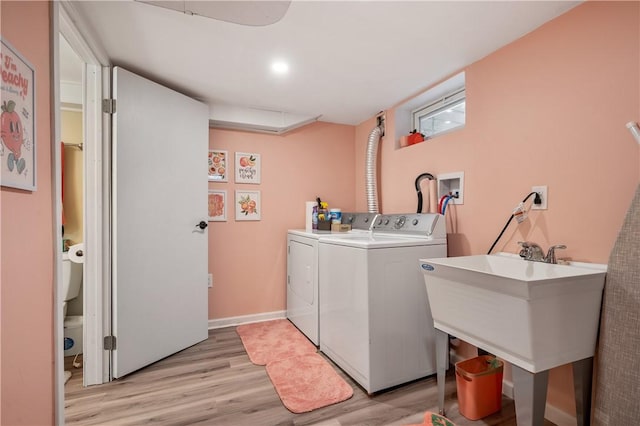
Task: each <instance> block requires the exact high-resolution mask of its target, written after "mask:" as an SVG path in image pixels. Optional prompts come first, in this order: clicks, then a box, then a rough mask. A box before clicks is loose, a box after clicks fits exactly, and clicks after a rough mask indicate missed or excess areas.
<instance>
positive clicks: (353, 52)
mask: <svg viewBox="0 0 640 426" xmlns="http://www.w3.org/2000/svg"><path fill="white" fill-rule="evenodd" d="M579 3H580V2H570V1H564V0H560V1H495V2H486V1H470V2H463V1H439V2H436V1H407V2H405V1H303V0H294V1H292V2H291V5H290V6H289V8H288V10H287V11H286V14H285V15H284V17H283V18H282V19H281V20H279V21H278V22H276V23H274V24H271V25H266V26H247V25H239V24H235V23H230V22H225V21H222V20H216V19H210V18H206V17H203V16H196V15H188V14H183V13H180V12H176V11H174V10H170V9H166V8H161V7H156V6H152V5H149V4H144V3H140V2H134V1H131V0H125V1H77V2H73V5H74V6H75V8H76V9H77V11H78V12H79V14H80V16H81V17H82V18H83V20H84V22H85V23H86V24H87V28H91V29H92V31H93V32H94V34H93V36H94V38H95V39H96V40H99V42H100V44H101V49H102V50H103V51H104V52H105V53H106V55H107V56H108V58H109V59H110V61H111V62H112V64H114V65H119V66H122V67H124V68H127V69H129V70H131V71H134V72H137V73H138V74H141V75H144V76H146V77H148V78H150V79H152V80H155V81H157V82H159V83H162V84H165V85H167V86H169V87H172V88H174V89H176V90H178V91H181V92H183V93H185V94H187V95H190V96H192V97H194V98H197V99H200V100H202V101H204V102H206V103H208V104H209V105H210V106H211V108H212V110H213V111H215V110H216V108H217V107H218V106H220V107H221V108H222V106H224V105H226V106H233V107H234V108H239V107H242V108H244V107H250V108H259V109H267V110H274V111H283V112H286V113H292V114H297V115H302V116H309V117H312V116H318V115H320V116H321V118H320V120H322V121H328V122H333V123H343V124H352V125H355V124H359V123H361V122H362V121H364V120H366V119H368V118H370V117H372V116H373V115H375V114H376V113H377V112H378V111H381V110H384V109H387V108H389V107H391V106H393V105H395V104H396V103H398V102H400V101H401V100H403V99H405V98H407V97H409V96H412V95H415V94H417V93H419V92H420V91H422V90H424V89H426V88H428V87H429V86H430V85H432V84H434V83H435V82H437V81H439V80H441V79H442V78H444V77H446V76H448V75H450V74H452V73H454V72H456V71H458V70H460V69H461V68H463V67H465V66H466V65H469V64H471V63H473V62H475V61H477V60H479V59H481V58H483V57H484V56H486V55H488V54H490V53H491V52H493V51H495V50H497V49H499V48H500V47H502V46H504V45H506V44H508V43H510V42H512V41H514V40H516V39H517V38H519V37H521V36H523V35H524V34H526V33H528V32H530V31H532V30H534V29H535V28H537V27H539V26H540V25H542V24H543V23H545V22H547V21H549V20H551V19H553V18H554V17H556V16H558V15H560V14H562V13H564V12H566V11H567V10H569V9H571V8H572V7H574V6H576V5H577V4H579ZM275 59H282V60H286V61H288V63H289V66H290V71H289V73H288V75H284V76H278V75H274V74H273V73H271V71H270V65H271V62H272V61H273V60H275ZM532 60H535V58H532ZM62 72H63V73H64V70H63V71H62ZM62 78H63V79H65V76H64V74H62Z"/></svg>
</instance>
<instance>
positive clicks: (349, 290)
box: [318, 214, 447, 393]
mask: <svg viewBox="0 0 640 426" xmlns="http://www.w3.org/2000/svg"><path fill="white" fill-rule="evenodd" d="M318 250H319V268H320V270H321V274H320V282H319V288H320V323H321V324H322V333H321V334H320V350H321V351H322V352H323V353H325V354H326V355H327V356H328V357H329V358H331V360H333V361H334V362H335V363H336V364H337V365H338V366H340V368H342V369H343V370H344V371H345V372H347V374H349V375H350V376H351V377H352V378H353V379H354V380H355V381H356V382H358V383H359V384H360V385H361V386H362V387H363V388H364V389H365V390H366V391H367V392H369V393H374V392H376V391H379V390H382V389H386V388H389V387H392V386H396V385H399V384H402V383H406V382H409V381H411V380H415V379H418V378H421V377H425V376H428V375H430V374H434V373H435V372H436V363H435V361H436V360H435V331H434V328H433V319H432V317H431V311H430V309H429V303H428V299H427V292H426V288H425V286H424V281H423V276H422V272H421V271H420V268H419V267H418V266H417V265H418V264H419V262H418V260H419V259H425V258H434V257H446V256H447V243H446V227H445V219H444V216H442V215H438V214H406V215H380V216H378V218H377V219H376V222H375V225H374V226H373V228H372V232H371V233H370V234H369V235H357V234H352V235H344V236H340V237H333V238H330V239H329V238H327V239H324V238H320V240H319V244H318Z"/></svg>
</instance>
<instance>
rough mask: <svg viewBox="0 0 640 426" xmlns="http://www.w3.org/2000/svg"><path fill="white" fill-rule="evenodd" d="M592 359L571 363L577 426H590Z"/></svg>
mask: <svg viewBox="0 0 640 426" xmlns="http://www.w3.org/2000/svg"><path fill="white" fill-rule="evenodd" d="M592 375H593V357H590V358H585V359H583V360H580V361H575V362H574V363H573V389H574V390H575V393H576V420H577V421H578V426H589V425H590V424H591V386H592V381H591V379H592Z"/></svg>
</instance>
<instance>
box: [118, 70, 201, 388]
mask: <svg viewBox="0 0 640 426" xmlns="http://www.w3.org/2000/svg"><path fill="white" fill-rule="evenodd" d="M113 97H114V99H115V100H116V111H115V114H113V152H112V156H113V157H112V158H113V164H112V165H113V174H112V177H113V188H112V190H113V199H112V203H113V217H112V224H113V234H112V235H113V241H112V243H113V244H112V247H113V257H112V262H113V263H112V265H113V270H112V274H113V275H112V282H113V287H112V292H113V293H112V307H113V309H112V315H113V317H112V325H113V329H112V331H113V335H114V336H115V337H116V349H115V350H114V351H113V358H112V361H113V364H112V368H113V370H112V371H113V377H115V378H118V377H122V376H123V375H125V374H128V373H130V372H132V371H135V370H138V369H140V368H142V367H144V366H146V365H148V364H151V363H153V362H155V361H157V360H159V359H162V358H164V357H166V356H168V355H171V354H173V353H175V352H178V351H180V350H182V349H184V348H186V347H189V346H191V345H193V344H195V343H197V342H200V341H202V340H204V339H206V338H207V317H208V312H207V311H208V308H207V270H208V267H207V262H208V254H207V250H208V243H207V230H206V229H200V228H199V227H198V226H197V224H198V223H200V222H201V221H205V222H204V224H205V225H206V221H207V203H206V197H207V187H208V185H207V150H208V115H209V112H208V108H207V107H206V106H205V105H204V104H202V103H200V102H197V101H195V100H193V99H191V98H189V97H187V96H184V95H182V94H180V93H177V92H175V91H173V90H170V89H168V88H166V87H163V86H161V85H159V84H156V83H154V82H151V81H149V80H147V79H145V78H142V77H140V76H137V75H135V74H133V73H131V72H129V71H126V70H124V69H122V68H119V67H116V68H114V72H113Z"/></svg>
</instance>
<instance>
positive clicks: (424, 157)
mask: <svg viewBox="0 0 640 426" xmlns="http://www.w3.org/2000/svg"><path fill="white" fill-rule="evenodd" d="M464 71H466V89H467V122H466V127H465V128H464V129H463V130H460V131H457V132H453V133H449V134H446V135H443V136H440V137H437V138H435V139H433V140H430V141H426V142H423V143H420V144H417V145H413V146H409V147H406V148H401V149H396V141H394V140H393V137H392V136H387V137H385V139H384V140H383V142H382V144H381V160H380V162H381V182H380V185H379V186H380V188H381V206H382V211H383V212H388V213H391V212H405V211H413V210H414V209H415V206H416V194H415V189H414V187H413V182H414V179H415V178H416V176H418V175H419V174H420V173H422V172H431V173H433V174H440V173H448V172H457V171H464V173H465V176H464V177H465V187H464V205H459V206H455V207H454V208H451V209H448V210H447V213H448V214H447V216H448V218H447V219H448V220H447V221H448V225H449V232H450V234H449V236H448V242H449V254H450V255H452V256H460V255H472V254H483V253H486V251H487V250H488V249H489V247H490V246H491V244H492V242H493V241H494V239H495V238H496V236H497V235H498V233H499V231H500V230H501V229H502V227H503V226H504V223H505V221H506V220H507V219H508V218H509V216H510V214H511V211H512V210H513V208H514V207H515V206H516V205H517V204H518V202H520V201H521V200H522V199H523V198H524V197H525V195H527V193H529V192H530V190H531V186H533V185H548V187H549V197H548V202H549V208H548V210H546V211H534V212H531V213H530V217H529V220H528V221H527V222H525V223H523V224H521V225H520V226H518V227H517V226H515V223H514V224H512V225H511V226H510V228H509V230H508V231H507V232H506V233H505V235H504V237H503V238H502V240H501V241H500V243H499V244H498V245H497V246H496V250H495V251H508V252H514V253H515V252H517V250H518V246H517V244H516V242H517V241H521V240H531V241H535V242H537V243H538V244H540V245H541V246H542V247H543V248H545V249H546V247H547V246H549V245H551V244H558V243H563V244H566V245H567V250H565V251H561V252H559V256H560V257H571V258H573V259H574V260H580V261H587V262H599V263H607V262H608V258H609V253H610V252H611V249H612V247H613V243H614V241H615V238H616V236H617V234H618V231H619V229H620V226H621V224H622V220H623V218H624V215H625V213H626V211H627V209H628V207H629V204H630V202H631V199H632V196H633V193H634V191H635V188H636V186H637V185H638V182H639V178H640V152H639V151H640V147H639V146H638V144H637V143H636V142H635V141H634V140H633V138H632V137H631V135H630V133H629V131H628V130H627V129H626V127H625V124H626V123H627V122H629V121H640V77H639V76H640V3H638V2H587V3H584V4H582V5H580V6H578V7H576V8H574V9H572V10H570V11H569V12H567V13H566V14H564V15H562V16H560V17H558V18H556V19H555V20H553V21H550V22H548V23H547V24H545V25H543V26H542V27H540V28H538V29H537V30H535V31H533V32H532V33H529V34H528V35H526V36H524V37H522V38H521V39H519V40H517V41H515V42H513V43H511V44H510V45H508V46H506V47H504V48H502V49H500V50H498V51H496V52H494V53H492V54H491V55H489V56H487V57H485V58H484V59H482V60H480V61H478V62H476V63H474V64H471V65H470V66H468V67H467V68H466V69H465V70H464ZM373 125H374V120H373V118H372V119H371V120H369V121H367V122H365V123H362V124H361V125H359V126H358V128H357V129H356V137H357V140H356V153H360V152H364V151H365V147H366V138H367V134H368V132H369V131H370V129H371V128H372V127H373ZM387 126H388V127H387V132H386V134H387V135H394V134H395V126H394V110H390V111H388V112H387ZM409 130H410V129H406V131H407V132H408V131H409ZM356 155H358V154H356ZM360 164H362V162H360V161H359V162H358V163H356V179H357V184H356V187H357V188H363V187H364V183H363V175H364V172H363V170H362V166H360ZM356 196H357V199H356V206H357V208H358V209H364V208H366V199H365V197H364V193H363V192H361V191H360V189H358V192H357V194H356ZM449 212H451V214H449ZM567 377H568V378H570V377H571V372H570V369H568V370H567V369H559V370H554V371H553V372H552V374H551V378H550V381H551V385H550V388H549V396H550V400H551V401H552V403H553V404H554V405H556V406H558V407H560V408H562V409H564V410H565V411H568V412H572V411H573V390H572V388H571V384H570V383H571V382H570V380H567Z"/></svg>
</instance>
